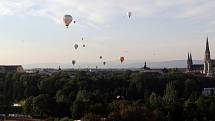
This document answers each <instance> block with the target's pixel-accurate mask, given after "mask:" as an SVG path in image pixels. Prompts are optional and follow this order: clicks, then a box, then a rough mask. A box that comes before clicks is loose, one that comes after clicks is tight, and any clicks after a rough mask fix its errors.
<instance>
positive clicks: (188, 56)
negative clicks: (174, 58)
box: [187, 52, 190, 65]
mask: <svg viewBox="0 0 215 121" xmlns="http://www.w3.org/2000/svg"><path fill="white" fill-rule="evenodd" d="M189 64H190V54H189V52H188V54H187V65H189Z"/></svg>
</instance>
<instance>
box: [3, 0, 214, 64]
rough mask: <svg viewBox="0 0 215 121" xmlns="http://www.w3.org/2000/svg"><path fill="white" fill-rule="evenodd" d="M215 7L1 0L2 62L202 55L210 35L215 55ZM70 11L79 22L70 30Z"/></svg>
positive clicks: (207, 3)
mask: <svg viewBox="0 0 215 121" xmlns="http://www.w3.org/2000/svg"><path fill="white" fill-rule="evenodd" d="M214 8H215V1H212V0H180V1H178V0H132V1H129V0H123V1H122V0H108V1H107V0H92V1H86V0H73V1H72V2H71V0H37V1H35V0H14V1H9V0H1V2H0V33H1V35H0V42H1V44H0V55H1V59H0V63H1V64H22V65H26V64H34V63H71V61H72V60H74V59H75V60H77V61H78V62H82V63H83V62H87V63H97V62H99V60H98V57H99V56H100V55H102V56H103V57H104V59H105V60H106V61H113V62H118V61H119V57H120V56H125V58H126V61H127V62H128V61H143V62H144V61H164V60H182V59H186V57H187V56H186V55H187V52H188V51H191V52H192V55H193V58H194V59H196V60H202V59H203V57H204V56H203V55H204V49H205V40H206V37H207V36H208V37H209V42H210V45H211V56H212V58H214V57H215V56H214V55H215V48H214V44H215V21H214V19H215V13H214V12H212V11H213V9H214ZM128 11H132V17H131V18H130V19H129V18H128V16H127V12H128ZM65 14H70V15H72V16H73V18H74V20H75V21H76V23H75V24H72V25H71V26H69V28H68V29H67V28H66V27H65V26H64V23H63V16H64V15H65ZM82 37H83V38H84V40H83V41H82V40H81V38H82ZM76 43H77V44H80V45H82V44H86V47H85V48H83V47H79V49H77V50H75V49H74V47H73V45H74V44H76ZM126 61H125V62H126Z"/></svg>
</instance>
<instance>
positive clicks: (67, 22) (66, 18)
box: [63, 15, 73, 28]
mask: <svg viewBox="0 0 215 121" xmlns="http://www.w3.org/2000/svg"><path fill="white" fill-rule="evenodd" d="M72 20H73V18H72V16H71V15H64V17H63V21H64V23H65V26H66V27H67V28H68V27H69V25H70V23H71V22H72Z"/></svg>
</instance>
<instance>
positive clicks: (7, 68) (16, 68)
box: [0, 65, 25, 73]
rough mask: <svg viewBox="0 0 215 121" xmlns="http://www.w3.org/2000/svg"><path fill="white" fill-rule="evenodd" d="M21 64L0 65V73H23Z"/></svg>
mask: <svg viewBox="0 0 215 121" xmlns="http://www.w3.org/2000/svg"><path fill="white" fill-rule="evenodd" d="M24 72H25V71H24V69H23V67H22V66H21V65H0V73H24Z"/></svg>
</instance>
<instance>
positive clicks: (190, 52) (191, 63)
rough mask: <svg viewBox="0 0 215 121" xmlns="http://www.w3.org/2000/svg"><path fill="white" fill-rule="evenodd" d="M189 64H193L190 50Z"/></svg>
mask: <svg viewBox="0 0 215 121" xmlns="http://www.w3.org/2000/svg"><path fill="white" fill-rule="evenodd" d="M190 65H193V58H192V55H191V52H190Z"/></svg>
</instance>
